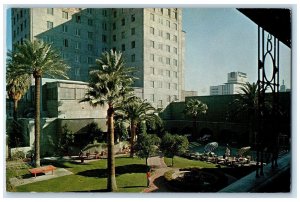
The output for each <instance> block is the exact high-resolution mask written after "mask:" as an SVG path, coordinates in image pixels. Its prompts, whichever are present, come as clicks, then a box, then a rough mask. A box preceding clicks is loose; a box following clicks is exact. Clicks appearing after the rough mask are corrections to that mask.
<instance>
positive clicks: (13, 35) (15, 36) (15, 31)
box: [13, 30, 16, 38]
mask: <svg viewBox="0 0 300 202" xmlns="http://www.w3.org/2000/svg"><path fill="white" fill-rule="evenodd" d="M13 36H14V38H16V30H14V35H13Z"/></svg>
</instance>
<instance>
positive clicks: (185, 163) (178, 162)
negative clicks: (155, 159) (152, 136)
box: [164, 156, 216, 168]
mask: <svg viewBox="0 0 300 202" xmlns="http://www.w3.org/2000/svg"><path fill="white" fill-rule="evenodd" d="M164 160H165V163H166V164H167V166H171V165H172V159H171V158H166V157H164ZM173 167H176V168H186V167H201V168H216V164H213V163H207V162H204V161H199V160H189V159H186V158H182V157H179V156H175V157H174V165H173Z"/></svg>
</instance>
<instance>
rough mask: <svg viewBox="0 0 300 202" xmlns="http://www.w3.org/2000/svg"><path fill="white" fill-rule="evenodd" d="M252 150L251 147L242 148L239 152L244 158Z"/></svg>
mask: <svg viewBox="0 0 300 202" xmlns="http://www.w3.org/2000/svg"><path fill="white" fill-rule="evenodd" d="M250 149H251V147H242V148H240V150H239V151H238V154H239V156H243V155H244V154H245V153H247V152H248V151H250Z"/></svg>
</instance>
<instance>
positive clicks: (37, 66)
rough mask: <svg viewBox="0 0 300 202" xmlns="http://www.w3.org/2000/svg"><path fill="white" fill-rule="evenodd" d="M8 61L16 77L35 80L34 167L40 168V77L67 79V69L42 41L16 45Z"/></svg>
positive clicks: (55, 52) (49, 46)
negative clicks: (12, 65) (11, 63)
mask: <svg viewBox="0 0 300 202" xmlns="http://www.w3.org/2000/svg"><path fill="white" fill-rule="evenodd" d="M8 60H9V61H12V62H13V63H14V64H15V65H16V66H15V68H14V72H15V73H14V74H15V75H16V76H21V75H32V76H33V77H34V80H35V123H34V128H35V131H34V133H35V134H34V135H35V140H34V149H35V166H36V167H39V166H40V137H41V131H40V123H41V117H40V114H41V109H40V102H41V99H40V96H41V92H40V86H41V81H42V76H44V75H46V76H49V77H53V78H55V77H61V78H68V77H67V70H68V69H69V67H68V66H67V65H66V64H65V62H64V61H63V60H62V59H61V57H60V55H59V53H58V52H57V51H56V50H54V49H53V48H52V46H51V45H50V44H48V43H44V42H43V41H39V40H34V41H28V40H25V41H24V42H23V44H20V45H16V46H15V49H14V51H12V52H9V53H8Z"/></svg>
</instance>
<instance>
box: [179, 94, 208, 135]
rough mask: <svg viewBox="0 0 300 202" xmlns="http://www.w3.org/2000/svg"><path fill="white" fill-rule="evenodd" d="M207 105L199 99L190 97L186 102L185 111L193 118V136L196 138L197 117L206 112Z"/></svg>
mask: <svg viewBox="0 0 300 202" xmlns="http://www.w3.org/2000/svg"><path fill="white" fill-rule="evenodd" d="M207 109H208V108H207V105H206V104H204V103H202V102H201V101H200V100H197V99H190V100H188V101H187V102H186V104H185V109H184V113H185V115H187V116H190V117H192V119H193V138H196V132H197V119H198V118H199V116H200V115H201V114H206V111H207Z"/></svg>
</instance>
